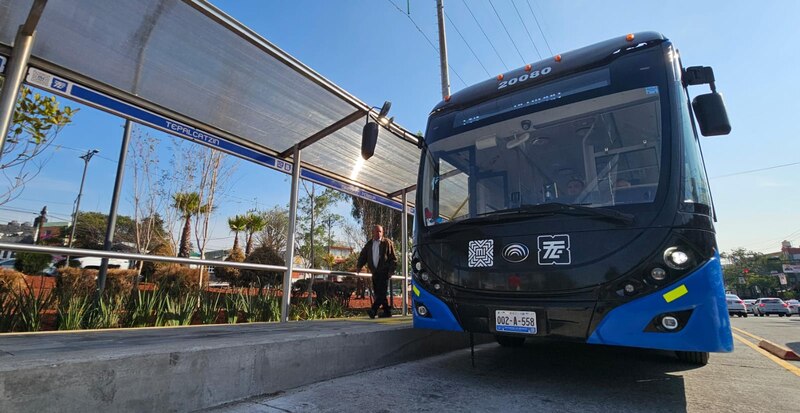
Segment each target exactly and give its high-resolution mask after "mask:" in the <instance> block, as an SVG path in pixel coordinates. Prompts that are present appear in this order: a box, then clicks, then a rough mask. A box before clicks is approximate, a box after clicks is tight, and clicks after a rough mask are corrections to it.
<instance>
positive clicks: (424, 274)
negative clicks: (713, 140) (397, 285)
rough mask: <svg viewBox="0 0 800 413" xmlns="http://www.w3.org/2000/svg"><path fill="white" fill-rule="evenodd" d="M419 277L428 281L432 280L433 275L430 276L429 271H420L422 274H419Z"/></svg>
mask: <svg viewBox="0 0 800 413" xmlns="http://www.w3.org/2000/svg"><path fill="white" fill-rule="evenodd" d="M419 278H420V279H422V281H425V282H428V281H430V280H431V276H430V275H428V273H427V272H422V273H420V274H419Z"/></svg>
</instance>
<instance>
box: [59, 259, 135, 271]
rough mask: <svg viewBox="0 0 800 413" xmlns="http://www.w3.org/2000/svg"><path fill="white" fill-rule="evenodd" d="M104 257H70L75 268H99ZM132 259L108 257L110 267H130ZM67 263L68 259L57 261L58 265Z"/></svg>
mask: <svg viewBox="0 0 800 413" xmlns="http://www.w3.org/2000/svg"><path fill="white" fill-rule="evenodd" d="M102 260H103V259H102V258H100V257H70V259H69V266H70V267H75V268H83V269H87V270H99V269H100V264H101V261H102ZM130 264H131V263H130V261H128V260H123V259H120V258H109V259H108V268H109V269H116V268H121V269H123V270H127V269H128V268H130ZM65 265H66V259H63V260H61V261H59V262H57V263H56V267H63V266H65Z"/></svg>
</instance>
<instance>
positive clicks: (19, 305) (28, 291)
mask: <svg viewBox="0 0 800 413" xmlns="http://www.w3.org/2000/svg"><path fill="white" fill-rule="evenodd" d="M25 284H26V285H27V288H25V289H23V290H22V291H17V292H14V293H12V295H13V299H14V301H16V323H17V324H16V327H18V328H19V329H21V330H22V331H39V330H41V328H42V313H43V312H44V311H45V310H49V309H50V308H51V306H52V304H53V302H54V301H55V294H53V293H52V292H50V290H47V289H44V288H40V289H39V291H38V292H34V288H33V286H32V285H31V284H29V283H28V282H27V281H26V282H25Z"/></svg>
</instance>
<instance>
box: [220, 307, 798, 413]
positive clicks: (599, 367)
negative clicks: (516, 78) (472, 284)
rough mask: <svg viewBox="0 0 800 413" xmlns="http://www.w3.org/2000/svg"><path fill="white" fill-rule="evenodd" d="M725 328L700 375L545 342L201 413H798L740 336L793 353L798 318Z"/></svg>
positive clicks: (789, 366) (789, 365)
mask: <svg viewBox="0 0 800 413" xmlns="http://www.w3.org/2000/svg"><path fill="white" fill-rule="evenodd" d="M732 325H733V327H734V330H733V331H734V346H735V349H734V351H733V352H732V353H725V354H717V353H715V354H712V355H711V359H710V361H709V364H708V365H707V366H703V367H698V366H695V365H691V364H685V363H682V362H679V361H678V360H677V359H676V358H675V357H674V355H673V353H671V352H665V351H653V350H641V349H632V348H622V347H606V346H590V345H582V344H573V343H560V342H545V341H538V342H528V343H526V345H525V346H524V347H523V348H519V349H509V348H503V347H500V346H499V345H497V344H494V343H493V344H485V345H482V346H479V347H477V348H476V352H475V367H474V368H473V367H472V366H471V363H470V352H469V350H459V351H456V352H452V353H448V354H445V355H442V356H437V357H432V358H428V359H424V360H418V361H414V362H410V363H405V364H401V365H396V366H393V367H388V368H383V369H378V370H372V371H368V372H364V373H359V374H355V375H351V376H347V377H341V378H338V379H335V380H329V381H325V382H321V383H316V384H312V385H308V386H304V387H300V388H296V389H293V390H289V391H287V392H282V393H278V394H273V395H266V396H264V397H258V398H253V399H249V400H246V401H242V402H239V403H235V404H229V405H226V406H221V407H218V408H215V409H211V410H208V411H210V412H214V413H222V412H225V413H233V412H408V411H419V412H437V413H438V412H483V411H486V412H488V411H492V412H532V411H536V412H615V413H619V412H727V413H730V412H762V411H774V412H791V411H800V362H783V361H780V360H777V359H774V358H771V357H770V356H769V355H768V354H767V353H765V352H763V351H759V350H758V349H757V348H754V347H757V344H758V340H757V339H755V338H753V337H750V336H748V335H746V334H744V333H743V332H742V331H744V332H748V333H750V334H752V335H754V336H756V337H760V338H766V339H768V340H771V341H774V342H776V343H778V344H781V345H784V346H786V345H789V346H791V347H793V348H795V349H797V344H798V342H800V318H798V317H791V318H778V317H769V318H767V317H763V318H761V317H759V318H753V317H749V318H746V319H744V318H742V319H739V318H735V319H733V320H732ZM746 343H750V346H748V345H747V344H746ZM781 362H782V363H783V364H781Z"/></svg>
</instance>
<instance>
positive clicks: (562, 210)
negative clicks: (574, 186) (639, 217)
mask: <svg viewBox="0 0 800 413" xmlns="http://www.w3.org/2000/svg"><path fill="white" fill-rule="evenodd" d="M520 213H522V214H526V215H527V214H536V215H545V216H547V215H556V214H564V215H577V216H586V217H592V218H599V219H608V220H611V221H617V222H621V223H623V224H625V225H630V224H632V223H633V218H634V217H633V215H631V214H626V213H624V212H619V211H615V210H613V209H607V208H592V207H588V206H584V205H578V204H564V203H561V202H548V203H546V204H538V205H531V204H525V205H522V206H520V207H519V208H516V209H512V210H507V211H503V212H500V213H499V214H504V215H506V214H520Z"/></svg>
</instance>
